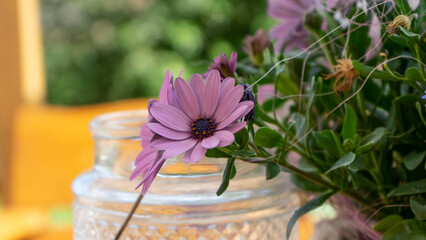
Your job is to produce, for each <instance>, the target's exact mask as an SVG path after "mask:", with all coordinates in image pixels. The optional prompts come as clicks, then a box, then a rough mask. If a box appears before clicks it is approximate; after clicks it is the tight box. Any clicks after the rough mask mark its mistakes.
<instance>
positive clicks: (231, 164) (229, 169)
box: [216, 158, 236, 196]
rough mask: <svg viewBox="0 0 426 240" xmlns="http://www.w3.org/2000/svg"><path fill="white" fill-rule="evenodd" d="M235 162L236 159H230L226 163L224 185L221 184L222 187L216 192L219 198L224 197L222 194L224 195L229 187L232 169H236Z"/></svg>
mask: <svg viewBox="0 0 426 240" xmlns="http://www.w3.org/2000/svg"><path fill="white" fill-rule="evenodd" d="M234 161H235V158H229V159H228V162H227V163H226V168H225V171H224V172H223V177H222V183H221V184H220V187H219V189H218V190H217V192H216V195H217V196H220V195H222V193H224V192H225V191H226V189H227V188H228V186H229V179H231V176H232V172H233V171H232V169H233V168H235V166H234ZM235 172H236V171H235ZM234 175H235V173H234Z"/></svg>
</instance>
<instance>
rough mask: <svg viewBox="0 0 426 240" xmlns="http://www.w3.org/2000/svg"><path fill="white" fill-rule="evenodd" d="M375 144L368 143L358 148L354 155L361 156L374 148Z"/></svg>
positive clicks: (372, 142)
mask: <svg viewBox="0 0 426 240" xmlns="http://www.w3.org/2000/svg"><path fill="white" fill-rule="evenodd" d="M374 144H375V142H374V141H370V142H368V143H366V144H364V145H362V146H359V147H358V148H357V149H356V150H355V154H357V155H358V154H361V153H364V152H367V151H368V150H370V149H371V148H372V147H373V146H374Z"/></svg>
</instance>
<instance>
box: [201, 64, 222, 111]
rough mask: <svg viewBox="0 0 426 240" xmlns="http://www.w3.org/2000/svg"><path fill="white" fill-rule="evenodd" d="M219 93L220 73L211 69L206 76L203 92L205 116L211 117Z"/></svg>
mask: <svg viewBox="0 0 426 240" xmlns="http://www.w3.org/2000/svg"><path fill="white" fill-rule="evenodd" d="M219 93H220V74H219V71H217V70H212V71H211V72H210V73H209V75H208V76H207V81H206V86H205V88H204V94H203V108H204V113H205V117H211V116H212V114H213V113H214V111H215V110H216V106H217V102H218V100H219Z"/></svg>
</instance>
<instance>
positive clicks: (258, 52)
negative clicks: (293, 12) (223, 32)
mask: <svg viewBox="0 0 426 240" xmlns="http://www.w3.org/2000/svg"><path fill="white" fill-rule="evenodd" d="M269 44H271V41H270V40H269V37H268V34H267V33H266V32H265V30H263V29H259V30H257V32H256V34H255V35H254V36H247V37H246V38H245V39H244V46H243V50H244V52H245V53H246V54H247V55H249V56H250V59H251V60H252V61H253V62H254V63H255V64H257V65H262V63H263V51H265V49H266V48H268V46H269Z"/></svg>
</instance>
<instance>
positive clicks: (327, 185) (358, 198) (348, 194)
mask: <svg viewBox="0 0 426 240" xmlns="http://www.w3.org/2000/svg"><path fill="white" fill-rule="evenodd" d="M278 164H279V165H280V166H281V167H284V168H287V169H288V170H290V171H292V172H293V173H295V174H297V175H299V176H301V177H303V178H305V179H307V180H309V181H311V182H314V183H316V184H318V185H320V186H322V187H325V188H327V189H331V190H333V191H336V192H339V193H341V194H342V195H344V196H346V197H349V198H351V199H353V200H355V201H357V202H359V203H361V204H362V205H365V206H367V207H368V208H371V209H373V208H372V207H371V206H370V203H369V202H367V201H366V200H365V199H364V198H363V197H362V196H360V195H358V194H357V193H355V192H345V191H342V190H341V189H340V188H339V187H336V186H335V185H333V184H332V183H329V182H327V181H325V180H323V179H321V178H319V177H316V176H315V175H312V174H309V173H306V172H304V171H302V170H300V169H298V168H296V167H294V166H292V165H290V164H288V163H287V164H285V163H282V162H278Z"/></svg>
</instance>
